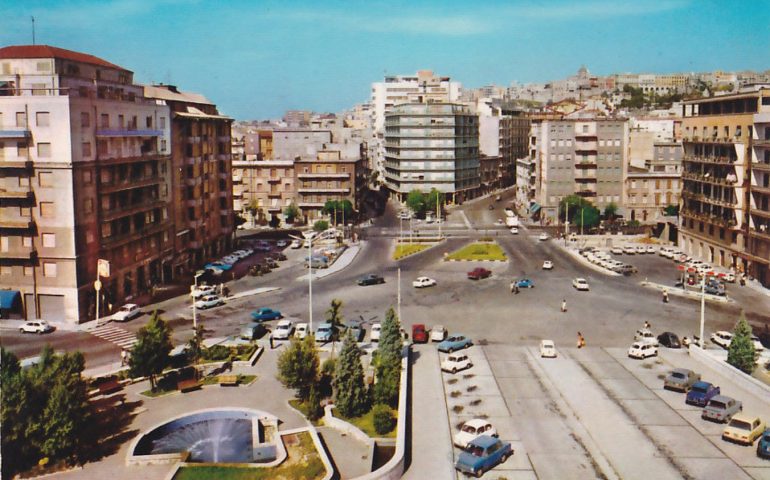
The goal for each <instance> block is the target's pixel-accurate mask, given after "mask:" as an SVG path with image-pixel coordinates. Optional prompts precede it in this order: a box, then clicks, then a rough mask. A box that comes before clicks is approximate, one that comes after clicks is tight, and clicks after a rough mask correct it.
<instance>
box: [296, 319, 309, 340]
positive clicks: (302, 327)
mask: <svg viewBox="0 0 770 480" xmlns="http://www.w3.org/2000/svg"><path fill="white" fill-rule="evenodd" d="M307 332H308V326H307V323H305V322H302V323H298V324H297V329H296V330H294V336H295V337H297V338H299V339H300V340H302V339H303V338H305V337H307Z"/></svg>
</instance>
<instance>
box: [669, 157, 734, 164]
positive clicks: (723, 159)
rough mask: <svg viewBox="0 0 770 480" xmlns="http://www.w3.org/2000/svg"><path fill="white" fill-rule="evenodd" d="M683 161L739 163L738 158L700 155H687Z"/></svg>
mask: <svg viewBox="0 0 770 480" xmlns="http://www.w3.org/2000/svg"><path fill="white" fill-rule="evenodd" d="M682 161H683V162H690V163H710V164H714V165H735V164H737V159H736V158H730V157H698V156H689V155H687V156H685V157H684V158H682Z"/></svg>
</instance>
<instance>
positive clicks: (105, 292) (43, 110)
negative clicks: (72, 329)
mask: <svg viewBox="0 0 770 480" xmlns="http://www.w3.org/2000/svg"><path fill="white" fill-rule="evenodd" d="M170 126H171V122H170V110H169V107H168V105H166V104H165V102H163V101H157V100H154V99H149V98H147V97H145V96H144V92H143V88H142V87H141V86H139V85H135V84H133V74H132V72H131V71H129V70H126V69H125V68H122V67H120V66H117V65H114V64H112V63H110V62H107V61H105V60H103V59H100V58H97V57H94V56H91V55H86V54H83V53H79V52H73V51H70V50H64V49H61V48H56V47H50V46H45V45H24V46H9V47H4V48H0V250H2V254H0V288H2V289H11V290H15V291H18V292H19V295H20V297H21V299H22V300H23V302H22V311H20V312H16V313H17V314H18V315H19V316H20V317H22V318H27V319H34V318H44V319H46V320H50V321H54V322H65V323H70V324H76V323H79V322H82V321H85V320H88V319H90V318H93V316H94V307H95V300H96V297H95V292H94V287H93V283H94V280H96V278H97V274H96V272H97V260H98V259H106V260H109V262H110V272H109V276H108V277H105V278H102V289H101V292H102V300H103V303H102V306H103V307H102V312H103V313H104V314H109V313H110V312H111V311H112V310H113V309H114V308H117V307H118V306H120V305H121V304H122V303H124V302H126V301H129V300H130V299H131V298H132V297H133V296H134V295H136V294H138V293H141V292H143V291H146V290H147V289H148V288H149V287H150V285H151V284H153V283H156V282H159V281H161V280H162V279H164V278H165V277H166V276H167V275H166V274H167V273H168V272H169V270H170V265H171V263H172V262H173V256H174V234H175V232H174V228H173V217H172V211H173V210H172V207H173V206H172V202H173V196H172V194H171V187H172V180H171V175H170V169H171V145H170Z"/></svg>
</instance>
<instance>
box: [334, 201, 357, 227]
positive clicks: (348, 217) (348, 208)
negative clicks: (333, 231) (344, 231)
mask: <svg viewBox="0 0 770 480" xmlns="http://www.w3.org/2000/svg"><path fill="white" fill-rule="evenodd" d="M338 205H339V208H338V209H337V215H338V216H341V217H342V223H343V225H344V224H345V223H350V222H352V220H353V204H352V203H351V202H350V200H348V199H347V198H345V199H343V200H340V201H339V204H338Z"/></svg>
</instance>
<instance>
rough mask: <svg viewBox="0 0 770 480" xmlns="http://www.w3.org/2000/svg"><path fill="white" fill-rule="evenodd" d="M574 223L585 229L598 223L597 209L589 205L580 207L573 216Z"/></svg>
mask: <svg viewBox="0 0 770 480" xmlns="http://www.w3.org/2000/svg"><path fill="white" fill-rule="evenodd" d="M574 224H575V225H576V226H577V227H581V228H586V229H590V228H593V227H595V226H597V225H599V209H598V208H596V207H594V206H591V205H588V206H585V207H582V208H581V209H580V211H579V212H577V214H576V215H575V217H574Z"/></svg>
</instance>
